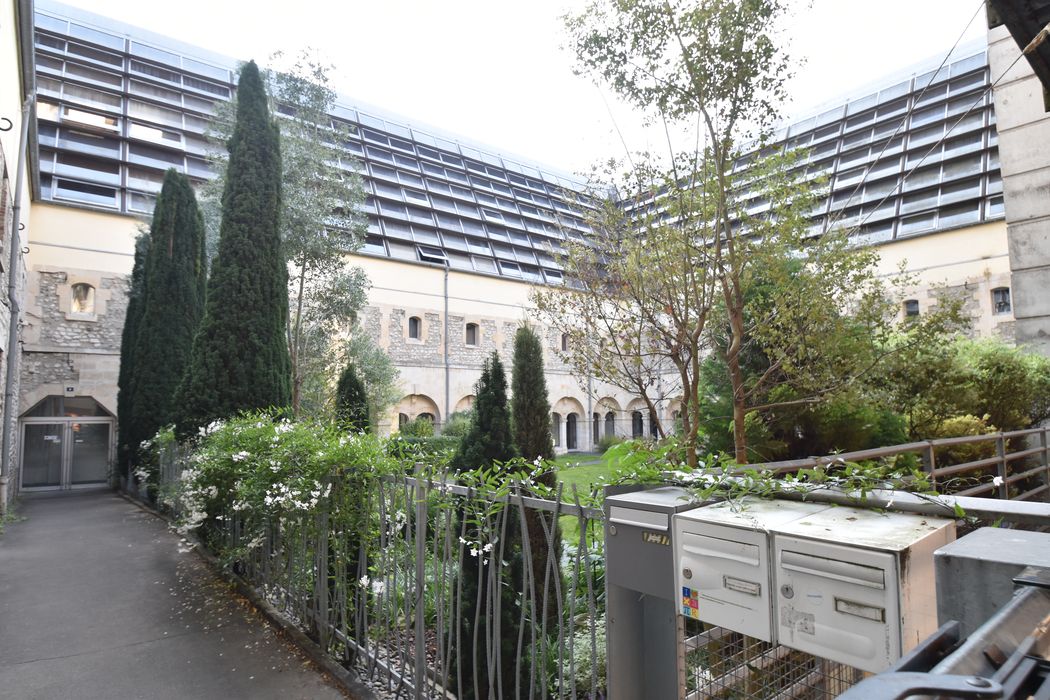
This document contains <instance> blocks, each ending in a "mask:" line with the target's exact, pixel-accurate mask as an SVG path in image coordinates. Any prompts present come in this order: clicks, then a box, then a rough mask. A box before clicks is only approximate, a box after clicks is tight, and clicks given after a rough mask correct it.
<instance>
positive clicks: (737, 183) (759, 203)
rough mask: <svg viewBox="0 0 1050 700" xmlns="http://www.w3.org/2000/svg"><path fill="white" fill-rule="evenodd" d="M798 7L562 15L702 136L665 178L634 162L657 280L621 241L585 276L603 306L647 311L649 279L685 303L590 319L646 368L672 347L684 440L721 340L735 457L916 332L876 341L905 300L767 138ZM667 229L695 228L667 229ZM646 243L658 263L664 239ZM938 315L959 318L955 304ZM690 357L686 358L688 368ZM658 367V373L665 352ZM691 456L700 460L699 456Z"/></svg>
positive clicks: (616, 78) (640, 93) (627, 81)
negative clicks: (634, 265)
mask: <svg viewBox="0 0 1050 700" xmlns="http://www.w3.org/2000/svg"><path fill="white" fill-rule="evenodd" d="M788 8H789V3H787V2H785V1H784V0H703V1H702V2H695V1H690V0H671V1H667V0H635V1H633V2H618V1H617V0H597V1H596V2H594V3H592V4H591V5H589V6H588V7H587V8H586V9H585V10H584V11H583V12H582V13H581V14H579V15H577V16H573V17H569V18H568V20H567V24H568V29H569V32H570V35H571V41H572V44H573V48H574V49H575V52H576V56H577V58H578V60H579V63H580V66H581V68H582V69H583V70H584V71H585V72H588V73H590V74H592V75H593V76H594V77H595V78H596V80H598V81H600V82H603V83H604V84H606V85H609V86H611V87H612V88H613V89H614V90H615V91H616V92H617V93H618V94H619V95H620V96H621V97H623V98H624V99H626V100H627V101H628V102H630V103H632V104H634V105H635V106H637V107H639V108H641V109H644V110H648V111H650V112H651V113H654V115H655V117H656V118H658V119H662V120H663V121H664V122H665V124H675V123H677V124H686V123H695V124H696V125H697V127H696V129H697V131H696V133H695V134H692V135H691V136H692V138H691V142H694V143H696V144H698V146H697V147H695V148H694V149H693V150H692V151H684V152H680V153H672V154H671V158H670V161H669V162H670V165H669V166H667V167H666V168H665V170H666V172H667V174H666V175H665V176H663V177H662V178H659V177H655V178H654V177H651V176H649V175H648V171H653V170H657V169H656V168H654V166H651V165H648V164H643V166H636V167H635V170H636V171H637V170H642V172H643V173H645V174H646V177H644V178H637V180H638V181H639V182H642V181H646V180H648V181H650V182H652V184H656V185H661V186H660V187H650V188H648V190H647V191H646V190H645V189H642V190H641V191H642V192H643V193H645V194H646V196H648V197H649V200H639V201H638V202H637V204H636V205H635V207H634V211H638V212H640V218H641V225H634V226H631V225H628V226H626V227H625V231H624V232H623V233H621V234H619V237H620V238H624V237H626V238H628V239H631V238H634V239H636V240H637V241H639V242H638V243H636V244H635V245H637V246H644V247H654V248H656V249H657V251H660V250H661V249H665V250H664V251H663V253H662V254H663V255H664V259H665V260H666V261H667V262H666V263H665V268H664V269H661V270H658V271H657V272H656V274H655V275H654V281H653V282H649V281H648V280H647V279H645V278H644V276H643V277H642V279H641V280H640V281H637V282H633V281H632V280H631V279H630V278H629V277H627V276H625V275H623V274H620V273H619V268H621V267H623V266H624V263H623V262H621V261H620V260H617V259H615V257H614V256H616V255H618V254H619V253H618V251H616V250H612V251H602V255H601V257H600V258H599V260H598V263H599V267H601V266H607V267H609V268H611V269H612V270H613V274H612V275H611V276H610V282H609V283H608V284H605V285H604V286H602V285H601V284H594V285H590V286H588V283H587V282H586V281H584V282H583V286H584V288H585V290H586V291H588V292H589V293H591V294H592V295H594V297H595V298H594V299H593V300H592V301H591V302H590V304H591V305H592V306H595V307H596V308H598V309H606V308H608V307H610V306H619V305H620V304H621V301H620V299H622V298H627V299H628V300H629V301H630V302H631V303H632V305H633V308H637V309H645V308H646V307H645V304H646V300H645V299H644V298H643V296H642V295H643V294H650V295H651V294H653V290H654V289H655V290H657V291H656V292H655V294H656V295H657V296H658V297H659V295H660V293H661V292H662V291H664V290H669V292H670V293H669V294H666V293H665V296H669V297H670V298H672V299H676V301H675V302H674V303H664V304H663V306H662V309H659V311H658V312H657V313H655V314H653V313H650V314H649V316H648V317H647V316H646V315H645V314H640V313H639V314H636V316H635V319H636V324H637V325H636V326H634V327H631V326H630V325H629V322H630V320H631V319H630V317H629V316H628V317H627V321H628V322H627V323H621V324H618V325H610V324H606V326H609V327H603V326H602V325H601V324H599V325H597V326H593V327H592V330H591V332H592V333H593V332H594V329H595V328H596V329H597V330H598V331H599V332H600V333H601V334H602V342H604V343H605V344H606V345H610V344H611V345H617V344H620V345H623V341H622V340H621V337H624V336H625V337H627V338H628V339H629V340H630V343H628V344H627V345H626V346H624V347H623V348H622V349H623V350H624V351H625V352H623V353H622V354H623V355H624V357H625V358H626V359H627V360H628V361H630V360H631V357H632V354H633V355H634V356H636V357H637V358H638V359H636V360H635V364H636V366H640V365H644V364H645V363H646V362H647V361H648V360H649V359H650V358H655V357H659V356H660V353H661V352H665V351H667V350H670V352H668V353H667V354H666V359H667V360H668V361H670V364H671V365H673V366H674V367H675V368H676V369H678V376H679V380H680V386H679V387H676V389H677V390H680V391H681V392H682V403H683V408H684V410H683V417H682V423H683V432H684V433H685V439H686V441H687V443H688V442H692V441H693V439H694V438H695V436H696V435H697V428H696V426H695V425H694V421H697V420H698V419H699V413H700V411H701V408H700V405H699V404H700V402H701V398H700V395H699V394H698V393H697V391H696V390H697V389H698V388H699V386H698V381H697V377H698V375H699V374H700V372H699V371H698V369H697V365H698V364H699V363H700V362H701V361H702V358H703V357H704V356H706V354H707V351H708V350H711V351H714V352H716V353H718V354H720V355H721V366H722V367H723V368H724V371H725V373H726V377H727V380H728V386H729V394H728V396H729V400H730V406H729V408H730V424H731V426H732V430H733V451H734V454H735V458H736V460H737V461H738V462H741V463H743V462H747V461H748V460H749V457H750V455H749V451H748V435H749V430H750V431H751V432H755V431H756V430H757V431H758V432H759V433H762V432H763V431H765V430H766V429H768V425H767V424H766V418H764V417H763V416H762V415H761V414H762V413H763V412H768V411H772V410H775V409H778V408H784V407H789V406H797V405H816V404H820V403H822V402H825V401H829V400H832V399H833V398H834V397H835V396H836V395H838V394H840V393H841V392H843V391H846V390H848V389H849V388H850V387H851V386H852V385H854V384H855V383H857V382H858V381H859V380H860V379H861V378H862V377H863V376H864V375H865V374H867V373H870V372H871V371H872V370H873V368H875V367H876V366H877V364H878V359H879V357H880V353H881V352H884V351H886V350H888V349H890V348H891V347H896V349H900V348H906V347H907V346H908V344H907V343H905V344H903V345H901V346H891V345H889V344H887V343H885V342H881V341H884V340H885V339H886V338H887V337H888V336H889V335H890V334H891V333H892V331H893V325H894V324H893V316H894V315H895V314H893V313H891V312H890V309H891V308H892V307H893V306H894V305H893V304H892V303H891V302H890V297H889V296H888V293H887V291H886V289H885V288H884V285H883V284H882V283H881V282H880V280H879V279H878V278H877V277H876V275H875V268H874V263H875V255H876V253H875V252H874V251H872V250H870V249H861V248H857V247H856V246H854V245H853V243H852V241H851V240H850V239H849V236H848V233H849V232H848V231H847V230H845V228H844V227H837V228H833V229H832V230H831V231H829V232H826V233H823V234H822V235H821V236H817V237H811V236H810V233H811V232H810V230H809V220H808V212H809V210H810V209H811V207H812V204H813V194H814V188H815V187H819V186H820V185H821V183H820V182H819V181H816V180H813V179H811V178H810V179H807V176H806V175H805V171H804V169H802V168H801V167H799V165H798V164H797V162H796V160H795V156H794V154H792V153H782V152H781V150H782V149H781V147H780V146H770V145H768V144H769V141H768V139H769V138H770V137H771V136H772V129H773V126H774V124H775V123H776V122H777V120H778V119H779V114H778V107H779V104H780V102H781V101H782V99H783V97H784V94H785V90H784V88H785V84H786V81H787V80H788V79H789V78H790V77H791V74H792V71H791V69H790V65H791V64H790V59H789V57H788V56H787V54H786V53H785V52H784V51H783V50H782V46H781V43H782V42H781V39H780V37H781V35H782V31H781V29H782V26H781V25H782V23H783V20H784V17H785V15H786V13H787V11H788ZM741 166H746V168H741ZM643 168H644V169H643ZM745 178H746V179H745ZM632 213H633V212H632ZM665 215H666V218H661V217H664V216H665ZM654 219H655V223H656V225H655V226H654V224H653V221H654ZM627 223H628V224H635V223H636V222H635V221H630V220H629V221H628V222H627ZM607 228H608V227H607ZM668 229H670V230H671V231H672V232H674V231H675V229H678V230H681V231H684V232H685V233H683V234H677V235H676V236H675V237H673V238H672V239H671V241H672V242H671V243H666V242H665V240H664V238H663V236H662V232H663V231H664V230H668ZM654 232H655V234H656V235H654ZM599 238H601V236H599ZM615 238H616V237H614V239H615ZM679 239H680V242H678V243H675V242H674V241H677V240H679ZM599 245H601V244H599ZM675 245H677V246H678V249H679V250H682V249H684V250H690V251H692V252H691V256H692V259H691V263H692V264H693V265H699V266H700V268H701V269H702V270H703V273H702V274H703V275H704V279H703V285H701V286H698V287H696V288H687V287H685V286H684V285H682V284H680V283H679V284H676V285H668V284H666V283H665V282H664V280H665V279H666V277H667V274H668V273H667V271H666V270H667V269H673V265H674V260H675V259H676V258H678V257H682V256H681V254H680V253H679V254H677V255H674V256H672V255H670V254H669V253H670V252H671V251H674V250H675V247H674V246H675ZM643 254H645V255H648V256H649V259H650V260H654V261H655V260H657V259H658V258H656V255H657V254H659V253H656V252H647V253H643ZM569 255H570V265H568V266H567V268H566V272H567V275H568V274H571V273H574V272H575V268H574V267H573V266H572V264H571V258H572V257H573V255H574V251H570V254H569ZM647 269H654V267H653V265H652V264H650V265H648V266H647ZM599 279H600V278H599ZM624 280H627V283H626V284H624ZM678 290H681V291H678ZM708 292H711V294H710V295H709V294H708ZM688 300H692V301H691V303H692V304H693V307H692V309H693V310H692V313H693V316H694V318H695V319H696V320H695V321H690V322H685V321H684V319H683V317H682V313H681V311H680V309H681V308H682V307H683V304H684V303H686V301H688ZM660 301H661V302H663V301H664V298H660ZM596 317H597V318H599V319H601V318H602V316H601V314H596ZM938 321H943V322H944V323H945V324H948V323H950V321H951V313H949V312H946V313H945V314H944V315H942V316H940V317H939V318H938ZM934 325H935V324H933V323H930V324H924V328H926V327H930V328H932V327H933V326H934ZM668 331H670V332H668ZM704 334H706V335H707V338H706V339H705V338H702V337H699V336H702V335H704ZM694 338H696V340H694ZM683 341H688V345H684V344H683ZM683 346H684V352H683V350H682V348H683ZM749 354H756V355H758V356H761V357H762V358H763V359H764V362H765V366H764V367H763V368H762V369H761V372H759V373H752V374H749V373H748V371H747V366H746V364H747V361H748V356H749ZM680 358H685V359H688V360H689V363H690V366H689V368H688V372H684V371H682V369H681V365H682V359H680ZM594 364H595V363H591V365H592V366H593V365H594ZM656 365H657V366H656V372H655V374H656V375H657V376H659V373H660V370H661V369H662V367H665V366H667V363H666V362H665V363H663V364H662V365H661V364H660V363H656ZM651 374H653V373H650V376H651ZM649 381H650V382H651V381H652V379H649ZM644 390H648V386H646V385H645V384H644V382H639V387H638V389H636V391H638V392H639V393H642V395H643V396H645V395H646V394H645V393H643V391H644ZM646 400H647V401H649V398H648V397H647V396H646ZM689 462H690V464H695V454H690V455H689Z"/></svg>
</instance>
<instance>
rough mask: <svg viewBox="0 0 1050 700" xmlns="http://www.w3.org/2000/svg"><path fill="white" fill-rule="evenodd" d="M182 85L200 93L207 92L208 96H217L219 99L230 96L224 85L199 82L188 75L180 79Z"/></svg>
mask: <svg viewBox="0 0 1050 700" xmlns="http://www.w3.org/2000/svg"><path fill="white" fill-rule="evenodd" d="M182 84H183V86H185V87H188V88H190V89H191V90H200V91H201V92H207V93H209V94H212V95H217V96H219V97H229V96H230V88H228V87H226V86H225V85H217V84H215V83H212V82H209V81H207V80H201V79H200V78H194V77H192V76H189V75H185V76H183V77H182Z"/></svg>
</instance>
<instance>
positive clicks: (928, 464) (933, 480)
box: [922, 441, 937, 491]
mask: <svg viewBox="0 0 1050 700" xmlns="http://www.w3.org/2000/svg"><path fill="white" fill-rule="evenodd" d="M922 461H923V465H922V466H923V468H924V469H925V470H926V473H927V474H928V475H929V477H930V487H931V488H932V489H933V490H934V491H936V490H937V474H936V472H937V454H936V450H935V449H934V446H933V443H932V442H929V441H927V442H926V447H925V448H924V449H923V453H922Z"/></svg>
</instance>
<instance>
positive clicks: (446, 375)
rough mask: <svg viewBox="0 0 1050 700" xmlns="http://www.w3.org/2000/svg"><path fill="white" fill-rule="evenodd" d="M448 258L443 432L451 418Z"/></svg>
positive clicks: (446, 271) (446, 269) (446, 267)
mask: <svg viewBox="0 0 1050 700" xmlns="http://www.w3.org/2000/svg"><path fill="white" fill-rule="evenodd" d="M448 326H449V324H448V260H446V261H445V343H444V345H445V358H444V359H445V417H444V422H443V423H442V424H441V432H445V426H446V425H448V418H449V413H448V410H449V395H448V392H449V367H448V344H449V337H448Z"/></svg>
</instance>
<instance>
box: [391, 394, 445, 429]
mask: <svg viewBox="0 0 1050 700" xmlns="http://www.w3.org/2000/svg"><path fill="white" fill-rule="evenodd" d="M395 410H396V412H397V413H403V414H405V415H406V416H408V419H409V420H415V419H416V418H418V417H419V416H420V415H422V414H424V413H429V414H430V415H431V416H433V417H434V422H435V423H438V424H440V423H441V412H440V411H439V410H438V406H437V402H435V401H434V399H432V398H430V397H429V396H427V395H426V394H409V395H407V396H405V397H404V398H402V399H401V400H400V401H399V402H398V404H397V408H396V409H395Z"/></svg>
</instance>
